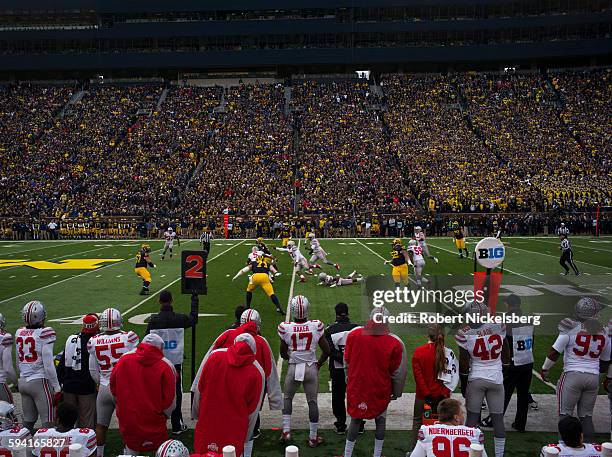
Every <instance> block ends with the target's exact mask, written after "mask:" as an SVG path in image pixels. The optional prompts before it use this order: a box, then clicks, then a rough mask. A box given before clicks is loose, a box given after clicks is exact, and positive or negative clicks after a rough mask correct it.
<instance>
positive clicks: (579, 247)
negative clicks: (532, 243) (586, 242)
mask: <svg viewBox="0 0 612 457" xmlns="http://www.w3.org/2000/svg"><path fill="white" fill-rule="evenodd" d="M580 241H582V240H580ZM542 242H543V243H549V244H554V245H556V246H559V243H558V242H557V241H552V240H542ZM572 247H573V248H576V249H591V250H593V251H601V252H608V253H610V252H612V250H610V249H602V248H594V247H592V246H583V245H581V244H575V245H574V246H572ZM583 263H584V262H583Z"/></svg>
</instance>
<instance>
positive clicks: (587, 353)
mask: <svg viewBox="0 0 612 457" xmlns="http://www.w3.org/2000/svg"><path fill="white" fill-rule="evenodd" d="M600 310H601V305H600V304H599V303H598V302H597V301H596V300H595V299H594V298H591V297H585V298H581V299H580V300H578V303H576V307H575V311H574V316H573V317H571V318H569V317H568V318H565V319H563V320H562V321H561V322H560V324H559V336H558V337H557V339H556V341H555V342H554V344H553V345H552V347H551V348H550V352H549V353H548V357H547V358H546V360H545V361H544V364H543V365H542V372H541V374H542V378H543V379H545V380H546V379H548V373H549V371H550V369H551V368H552V367H553V365H554V364H555V362H556V361H557V360H558V359H559V356H560V355H561V354H563V372H562V374H561V377H560V378H559V381H558V382H557V407H558V413H559V418H560V419H562V418H563V417H565V416H572V415H573V414H574V409H576V410H577V413H578V418H579V419H580V422H581V423H582V429H583V431H584V436H585V441H586V442H587V443H590V442H592V440H593V438H594V435H595V429H594V426H593V408H594V407H595V400H596V399H597V392H598V390H599V373H605V372H606V371H607V370H608V365H609V362H610V337H609V336H608V332H607V330H606V329H605V328H604V327H602V325H601V324H600V323H599V322H598V321H597V316H598V315H599V311H600Z"/></svg>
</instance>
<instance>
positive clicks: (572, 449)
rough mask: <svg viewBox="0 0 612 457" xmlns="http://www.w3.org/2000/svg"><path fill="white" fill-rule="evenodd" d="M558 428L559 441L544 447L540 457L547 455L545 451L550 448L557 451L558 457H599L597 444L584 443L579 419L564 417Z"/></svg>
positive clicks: (599, 449)
mask: <svg viewBox="0 0 612 457" xmlns="http://www.w3.org/2000/svg"><path fill="white" fill-rule="evenodd" d="M558 428H559V436H560V437H561V441H559V442H558V443H556V444H549V445H547V446H544V447H543V448H542V452H541V454H540V456H541V457H546V456H547V455H549V454H548V453H547V452H546V451H548V449H547V448H551V447H552V448H554V449H556V450H558V451H559V454H558V456H559V457H599V456H600V455H601V446H600V445H599V444H590V443H585V442H584V435H583V433H582V424H581V423H580V420H579V419H577V418H575V417H572V416H566V417H564V418H563V419H561V420H560V421H559V425H558Z"/></svg>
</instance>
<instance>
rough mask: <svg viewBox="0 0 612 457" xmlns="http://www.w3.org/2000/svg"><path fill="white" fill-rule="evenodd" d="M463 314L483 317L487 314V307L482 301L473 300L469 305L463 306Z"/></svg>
mask: <svg viewBox="0 0 612 457" xmlns="http://www.w3.org/2000/svg"><path fill="white" fill-rule="evenodd" d="M463 309H464V311H465V314H476V315H480V316H484V315H485V314H487V313H488V312H489V307H488V306H487V304H486V303H485V302H484V301H478V300H473V301H471V302H470V303H468V304H466V305H465V308H463Z"/></svg>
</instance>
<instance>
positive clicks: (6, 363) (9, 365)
mask: <svg viewBox="0 0 612 457" xmlns="http://www.w3.org/2000/svg"><path fill="white" fill-rule="evenodd" d="M2 368H3V369H4V374H5V375H6V378H7V379H8V380H9V381H11V382H12V383H13V384H15V385H17V373H15V366H14V365H13V348H12V347H11V346H7V347H5V348H4V351H2Z"/></svg>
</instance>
